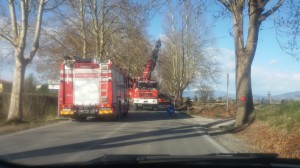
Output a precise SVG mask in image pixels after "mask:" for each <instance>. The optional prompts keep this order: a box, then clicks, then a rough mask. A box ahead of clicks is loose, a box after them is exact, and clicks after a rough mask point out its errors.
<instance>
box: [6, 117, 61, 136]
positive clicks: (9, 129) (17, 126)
mask: <svg viewBox="0 0 300 168" xmlns="http://www.w3.org/2000/svg"><path fill="white" fill-rule="evenodd" d="M55 122H59V120H49V121H38V122H37V121H36V122H24V123H10V124H5V123H2V124H1V125H0V135H5V134H10V133H13V132H18V131H22V130H26V129H30V128H36V127H40V126H44V125H48V124H52V123H55Z"/></svg>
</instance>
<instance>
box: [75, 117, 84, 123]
mask: <svg viewBox="0 0 300 168" xmlns="http://www.w3.org/2000/svg"><path fill="white" fill-rule="evenodd" d="M75 120H76V121H79V122H83V121H85V120H86V117H76V118H75Z"/></svg>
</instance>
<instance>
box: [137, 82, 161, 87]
mask: <svg viewBox="0 0 300 168" xmlns="http://www.w3.org/2000/svg"><path fill="white" fill-rule="evenodd" d="M137 88H139V89H157V83H152V82H147V83H145V82H137Z"/></svg>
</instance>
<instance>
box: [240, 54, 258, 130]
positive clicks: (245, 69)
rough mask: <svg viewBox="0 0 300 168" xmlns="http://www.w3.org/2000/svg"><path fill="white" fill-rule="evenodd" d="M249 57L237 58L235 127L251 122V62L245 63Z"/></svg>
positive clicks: (252, 107) (252, 108)
mask: <svg viewBox="0 0 300 168" xmlns="http://www.w3.org/2000/svg"><path fill="white" fill-rule="evenodd" d="M241 58H249V56H245V55H244V56H243V55H242V56H238V57H237V71H236V99H237V104H236V105H237V113H236V121H235V126H236V127H241V126H242V125H243V124H245V123H249V122H250V121H251V116H252V115H250V114H251V113H252V111H253V110H254V106H253V97H252V89H251V61H247V59H241Z"/></svg>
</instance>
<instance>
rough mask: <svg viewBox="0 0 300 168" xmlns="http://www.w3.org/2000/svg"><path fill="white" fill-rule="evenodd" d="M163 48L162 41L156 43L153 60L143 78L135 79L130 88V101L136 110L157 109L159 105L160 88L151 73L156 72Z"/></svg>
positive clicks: (149, 61)
mask: <svg viewBox="0 0 300 168" xmlns="http://www.w3.org/2000/svg"><path fill="white" fill-rule="evenodd" d="M160 46H161V42H160V40H158V41H157V42H156V45H155V48H154V50H153V53H152V55H151V58H150V59H149V60H148V61H147V64H146V66H145V70H144V73H143V77H141V78H135V79H134V80H133V81H132V86H131V88H130V92H129V94H130V100H131V104H132V105H133V106H134V109H135V110H137V109H139V108H144V107H150V108H152V109H154V110H155V109H157V105H158V88H157V87H158V86H157V81H156V80H150V79H151V72H152V71H153V70H154V68H155V65H156V61H157V58H158V52H159V49H160Z"/></svg>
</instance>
